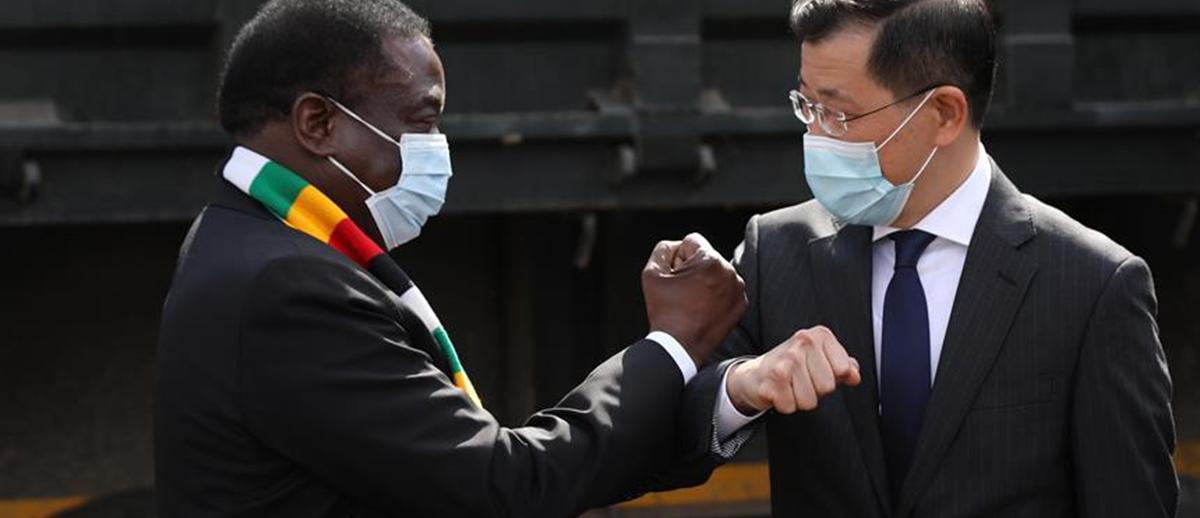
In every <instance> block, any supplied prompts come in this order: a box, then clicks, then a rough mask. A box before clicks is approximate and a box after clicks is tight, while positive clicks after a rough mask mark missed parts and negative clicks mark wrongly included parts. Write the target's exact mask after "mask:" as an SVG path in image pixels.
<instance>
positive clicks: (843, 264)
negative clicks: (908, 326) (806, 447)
mask: <svg viewBox="0 0 1200 518" xmlns="http://www.w3.org/2000/svg"><path fill="white" fill-rule="evenodd" d="M871 233H872V231H871V228H870V227H864V226H845V227H842V228H841V229H840V230H839V231H838V232H837V233H835V234H833V235H830V236H826V237H822V238H817V239H814V240H813V241H811V242H810V243H809V249H810V250H809V252H810V257H811V260H812V265H813V273H814V279H813V285H814V287H815V288H816V291H817V301H818V305H819V307H821V308H825V309H824V311H827V313H826V314H823V315H821V317H822V318H821V321H822V322H826V323H827V324H828V326H829V327H830V329H831V330H832V331H833V332H834V334H835V335H836V336H837V337H838V339H839V340H840V341H841V342H842V345H843V346H845V347H846V350H847V352H849V353H850V355H851V356H853V357H854V358H855V359H857V360H858V363H859V367H860V369H861V374H862V384H861V385H859V386H858V387H855V388H843V389H840V393H841V394H842V397H843V399H844V400H845V402H846V406H847V407H848V410H849V412H850V418H851V420H852V421H853V426H854V431H855V435H856V436H857V438H858V444H859V449H860V450H861V451H862V454H863V463H864V464H865V466H866V469H867V471H868V473H869V474H870V478H871V483H872V485H873V486H874V487H875V495H876V496H877V497H878V498H879V505H880V508H881V509H887V508H888V507H889V506H888V504H887V503H888V502H890V496H889V494H888V484H887V478H886V477H887V474H886V471H885V466H884V460H883V442H882V440H881V439H880V435H879V397H878V394H879V393H878V389H877V384H876V376H875V369H876V367H875V342H874V333H873V332H872V329H873V327H872V325H871Z"/></svg>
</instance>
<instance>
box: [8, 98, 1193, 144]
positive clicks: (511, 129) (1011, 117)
mask: <svg viewBox="0 0 1200 518" xmlns="http://www.w3.org/2000/svg"><path fill="white" fill-rule="evenodd" d="M697 121H698V124H699V125H700V131H701V134H703V135H706V136H771V135H788V134H798V133H799V132H802V131H803V126H802V125H801V124H800V122H799V121H797V120H796V119H795V117H794V116H793V115H792V114H791V112H790V111H789V110H786V109H776V108H739V109H733V110H729V111H725V112H709V113H703V114H701V115H699V116H698V118H697ZM440 127H441V128H442V131H444V132H445V133H446V134H447V135H449V136H450V138H451V139H452V140H453V141H455V142H496V143H503V144H510V145H512V144H520V143H522V142H526V141H560V140H597V139H598V140H623V139H630V138H632V137H633V136H634V132H635V122H634V119H633V116H632V115H631V114H628V113H595V112H585V111H577V112H541V113H502V114H468V115H447V116H446V117H445V118H444V119H443V120H442V123H441V124H440ZM1154 128H1162V129H1169V128H1177V129H1189V128H1192V129H1200V102H1188V101H1162V102H1155V101H1146V102H1119V103H1118V102H1107V103H1078V104H1076V106H1075V109H1074V110H1071V111H1058V110H1029V111H1016V110H1006V109H1004V107H997V109H996V110H994V111H993V112H992V113H991V114H989V116H988V122H987V125H986V129H987V131H1022V130H1043V131H1074V130H1096V131H1104V130H1118V129H1130V130H1136V129H1154ZM228 145H230V139H229V138H228V136H227V135H225V133H224V132H222V131H221V129H220V128H219V127H218V126H217V125H216V124H213V123H211V122H203V121H186V122H94V123H63V124H57V125H46V126H20V125H4V124H0V149H9V150H18V151H25V152H30V153H42V152H93V151H98V152H121V151H136V150H211V149H216V148H222V147H225V146H228Z"/></svg>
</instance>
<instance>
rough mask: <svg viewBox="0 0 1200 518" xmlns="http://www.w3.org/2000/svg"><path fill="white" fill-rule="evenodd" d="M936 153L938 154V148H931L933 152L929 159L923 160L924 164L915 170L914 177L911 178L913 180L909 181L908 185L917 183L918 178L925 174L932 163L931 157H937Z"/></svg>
mask: <svg viewBox="0 0 1200 518" xmlns="http://www.w3.org/2000/svg"><path fill="white" fill-rule="evenodd" d="M937 152H938V148H936V147H935V148H933V152H932V153H930V154H929V158H926V159H925V163H924V164H922V165H921V169H919V170H917V174H916V176H913V179H912V180H909V181H908V183H910V184H915V183H917V179H918V178H920V177H921V175H923V174H925V169H927V168H928V167H929V163H930V162H933V157H934V155H937Z"/></svg>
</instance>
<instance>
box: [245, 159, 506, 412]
mask: <svg viewBox="0 0 1200 518" xmlns="http://www.w3.org/2000/svg"><path fill="white" fill-rule="evenodd" d="M223 174H224V177H225V179H226V180H228V181H229V182H230V183H232V184H234V185H236V186H237V187H238V188H239V189H241V190H242V192H245V193H246V194H248V195H250V197H251V198H254V199H256V200H258V201H259V202H260V203H262V204H263V205H264V206H266V208H267V210H269V211H271V213H273V214H275V216H276V217H278V218H279V219H280V220H282V221H283V222H284V223H285V224H286V225H288V226H289V227H292V228H294V229H296V230H299V231H301V232H304V233H305V234H308V235H309V236H312V237H313V238H315V239H317V240H318V241H321V242H322V243H326V244H328V245H329V246H331V247H333V248H335V249H337V250H338V251H340V252H341V253H342V254H345V256H346V257H348V258H350V260H352V261H354V262H355V263H358V265H359V266H361V267H363V268H364V269H366V270H367V272H369V273H370V274H371V275H372V276H373V277H375V278H376V279H378V280H379V281H380V282H382V283H383V284H384V285H385V286H387V287H388V288H389V289H391V290H392V291H393V292H395V293H396V294H398V295H400V302H401V304H403V305H404V306H405V307H406V308H408V309H409V310H410V311H412V312H413V314H415V315H416V316H417V317H418V318H419V319H420V320H421V323H422V324H424V325H425V327H426V329H427V330H428V331H429V333H430V334H431V335H432V336H433V341H434V343H436V344H437V345H438V348H439V349H441V353H442V356H443V357H444V358H445V359H446V363H447V365H448V367H449V370H450V372H449V375H450V377H451V379H452V380H453V382H454V386H456V387H458V388H459V389H461V390H462V391H463V392H465V393H466V395H467V397H468V398H470V399H471V401H473V402H474V403H475V404H476V405H477V406H479V407H482V406H483V404H482V402H481V401H480V399H479V394H478V393H476V391H475V387H474V385H472V384H471V378H469V377H467V371H466V370H464V369H463V366H462V362H461V361H459V359H458V353H457V352H456V351H455V350H454V343H453V342H451V341H450V335H449V334H448V333H446V328H445V327H443V326H442V323H441V321H439V320H438V317H437V314H436V313H434V312H433V307H431V306H430V305H429V301H427V300H426V299H425V295H424V294H422V293H421V290H420V289H419V288H417V287H416V285H414V284H413V283H412V280H410V279H409V278H408V275H407V274H405V273H404V270H402V269H400V265H398V264H396V262H395V261H393V260H392V258H391V257H390V256H388V255H387V254H386V253H384V251H383V249H382V248H380V247H379V245H377V244H375V242H374V241H372V240H371V239H370V238H369V237H367V235H366V234H365V233H363V231H362V230H361V229H360V228H358V225H356V224H355V223H354V221H352V220H351V219H350V218H349V217H347V216H346V213H345V212H343V211H342V209H340V208H338V206H337V205H335V204H334V203H333V201H332V200H330V199H329V198H328V197H327V196H325V195H324V194H322V193H321V191H318V190H317V188H316V187H314V186H313V185H312V184H310V183H308V181H307V180H305V179H304V178H302V177H301V176H300V175H298V174H296V173H294V172H292V171H290V170H288V169H287V168H286V167H283V166H282V165H279V164H277V163H275V162H272V161H271V160H269V159H267V158H266V157H264V156H262V155H259V154H258V153H255V152H253V151H251V150H249V149H246V148H243V147H239V148H237V149H235V150H234V151H233V156H232V157H230V159H229V162H228V163H226V164H225V170H224V173H223Z"/></svg>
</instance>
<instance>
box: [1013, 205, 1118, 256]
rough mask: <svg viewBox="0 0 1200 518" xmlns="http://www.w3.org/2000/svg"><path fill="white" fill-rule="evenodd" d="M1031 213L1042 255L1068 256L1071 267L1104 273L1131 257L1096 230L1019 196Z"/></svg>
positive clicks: (1050, 207) (1054, 209)
mask: <svg viewBox="0 0 1200 518" xmlns="http://www.w3.org/2000/svg"><path fill="white" fill-rule="evenodd" d="M1022 196H1024V197H1025V200H1026V204H1027V205H1028V206H1029V207H1030V209H1031V211H1032V213H1033V220H1034V225H1035V228H1036V229H1037V232H1038V235H1039V237H1041V238H1042V239H1043V240H1044V241H1045V243H1046V245H1044V246H1045V247H1047V250H1046V252H1047V253H1052V254H1054V256H1057V257H1068V258H1069V260H1070V261H1071V262H1072V263H1073V265H1075V266H1083V265H1089V264H1090V265H1096V266H1097V267H1098V268H1099V269H1101V270H1103V271H1105V272H1106V273H1112V272H1113V271H1114V270H1115V269H1116V268H1117V267H1118V266H1120V265H1121V264H1122V263H1124V262H1125V261H1128V260H1129V259H1130V258H1132V257H1134V254H1133V253H1132V252H1130V251H1129V250H1128V249H1127V248H1125V247H1124V246H1121V245H1120V244H1118V243H1117V242H1116V241H1113V240H1112V238H1109V237H1108V236H1106V235H1104V234H1103V233H1101V232H1100V231H1097V230H1094V229H1092V228H1089V227H1087V226H1086V225H1084V224H1083V223H1080V222H1079V221H1077V220H1075V219H1074V218H1072V217H1071V216H1068V215H1067V214H1066V213H1064V212H1063V211H1061V210H1059V209H1057V208H1055V207H1053V206H1051V205H1049V204H1047V203H1045V202H1043V201H1041V200H1039V199H1037V198H1036V197H1034V196H1032V195H1029V194H1023V195H1022Z"/></svg>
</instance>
